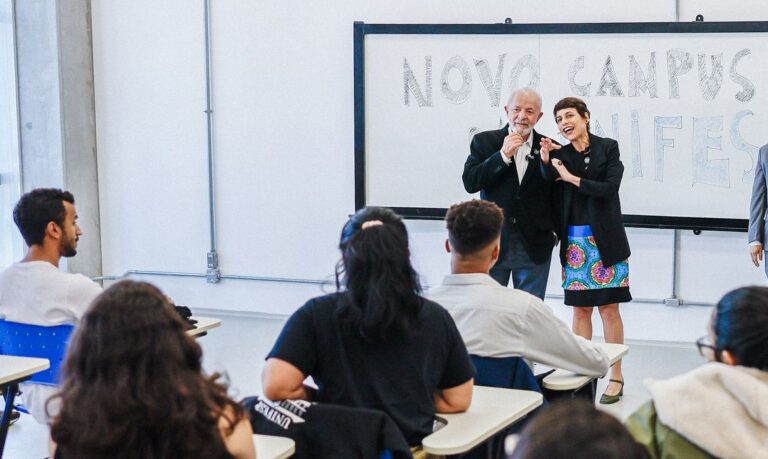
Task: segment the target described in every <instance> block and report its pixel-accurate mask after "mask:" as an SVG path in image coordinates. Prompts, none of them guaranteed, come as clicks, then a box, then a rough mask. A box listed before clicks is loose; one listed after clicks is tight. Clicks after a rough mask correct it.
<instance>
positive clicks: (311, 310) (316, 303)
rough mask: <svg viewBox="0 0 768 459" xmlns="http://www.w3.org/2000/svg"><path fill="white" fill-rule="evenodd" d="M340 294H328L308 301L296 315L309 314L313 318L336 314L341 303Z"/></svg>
mask: <svg viewBox="0 0 768 459" xmlns="http://www.w3.org/2000/svg"><path fill="white" fill-rule="evenodd" d="M341 295H342V293H340V292H334V293H328V294H326V295H321V296H316V297H314V298H311V299H309V300H307V302H306V303H304V304H303V305H302V306H301V307H300V308H299V309H298V310H297V311H296V313H301V314H309V315H312V316H327V315H331V314H334V313H335V312H336V311H337V310H338V307H339V305H340V303H341Z"/></svg>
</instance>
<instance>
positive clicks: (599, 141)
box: [589, 133, 619, 148]
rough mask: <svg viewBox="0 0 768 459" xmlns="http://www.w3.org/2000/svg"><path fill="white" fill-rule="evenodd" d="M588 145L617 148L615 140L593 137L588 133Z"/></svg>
mask: <svg viewBox="0 0 768 459" xmlns="http://www.w3.org/2000/svg"><path fill="white" fill-rule="evenodd" d="M589 143H590V145H591V146H592V147H593V148H594V147H606V148H608V147H612V146H614V145H615V146H617V147H618V146H619V142H617V141H616V140H615V139H612V138H610V137H600V136H599V135H595V134H592V133H590V134H589Z"/></svg>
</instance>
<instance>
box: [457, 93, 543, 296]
mask: <svg viewBox="0 0 768 459" xmlns="http://www.w3.org/2000/svg"><path fill="white" fill-rule="evenodd" d="M504 111H506V113H507V119H508V120H509V124H507V125H506V126H504V127H503V128H501V129H499V130H494V131H485V132H481V133H479V134H477V135H475V136H474V138H473V139H472V143H471V145H470V154H469V157H467V161H466V162H465V164H464V174H463V175H462V179H463V181H464V188H465V189H466V190H467V191H468V192H469V193H476V192H478V191H479V192H480V197H481V198H482V199H485V200H488V201H492V202H495V203H496V204H497V205H498V206H499V207H501V208H502V209H503V210H504V226H503V228H502V233H501V255H500V257H499V261H498V262H497V263H496V265H495V266H494V267H493V268H492V269H491V277H493V278H494V279H496V281H498V282H499V283H500V284H501V285H504V286H506V285H507V284H508V283H509V278H510V275H511V276H512V283H513V285H514V287H515V288H518V289H521V290H525V291H527V292H529V293H531V294H533V295H535V296H537V297H539V298H542V299H543V298H544V293H545V292H546V290H547V278H548V276H549V264H550V261H551V258H552V247H554V245H555V243H556V242H557V238H556V236H555V234H554V232H553V228H554V225H553V221H552V213H551V207H552V205H551V204H552V203H551V201H552V188H553V187H554V186H557V185H556V184H552V183H550V182H547V181H546V180H544V178H543V177H542V174H541V172H540V167H541V157H540V155H539V143H540V141H541V135H540V134H539V133H538V132H536V131H535V130H534V129H533V127H534V126H535V125H536V123H537V122H538V121H539V119H541V116H542V112H541V96H539V94H538V93H537V92H536V91H534V90H533V89H531V88H522V89H518V90H516V91H514V92H513V93H512V95H511V96H510V97H509V101H508V102H507V105H506V106H505V107H504Z"/></svg>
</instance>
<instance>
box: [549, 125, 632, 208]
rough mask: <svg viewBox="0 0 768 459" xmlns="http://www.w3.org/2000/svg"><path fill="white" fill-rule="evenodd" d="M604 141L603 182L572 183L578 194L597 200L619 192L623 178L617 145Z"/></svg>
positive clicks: (582, 181)
mask: <svg viewBox="0 0 768 459" xmlns="http://www.w3.org/2000/svg"><path fill="white" fill-rule="evenodd" d="M605 140H607V141H608V148H607V151H606V155H607V159H606V165H605V167H606V171H605V178H604V179H603V180H591V179H586V178H581V179H579V181H578V184H576V183H574V184H575V185H576V186H577V187H578V188H579V193H582V194H586V195H589V196H594V197H597V198H610V197H612V196H615V195H616V194H617V193H618V192H619V185H621V179H622V177H623V176H624V165H623V164H622V163H621V159H619V144H618V143H617V142H616V141H615V140H613V139H605ZM577 179H578V177H577ZM563 180H565V178H563Z"/></svg>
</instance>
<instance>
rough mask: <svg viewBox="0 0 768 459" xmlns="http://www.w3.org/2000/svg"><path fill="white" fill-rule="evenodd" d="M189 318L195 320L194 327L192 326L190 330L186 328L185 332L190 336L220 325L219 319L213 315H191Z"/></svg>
mask: <svg viewBox="0 0 768 459" xmlns="http://www.w3.org/2000/svg"><path fill="white" fill-rule="evenodd" d="M191 319H193V320H196V321H197V323H196V324H195V327H196V328H193V329H192V330H187V334H188V335H191V336H196V335H199V334H201V333H204V332H207V331H208V330H210V329H212V328H216V327H221V319H216V318H214V317H200V316H192V317H191Z"/></svg>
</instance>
